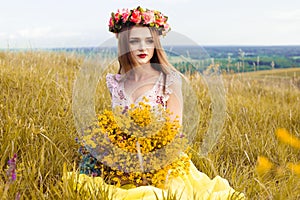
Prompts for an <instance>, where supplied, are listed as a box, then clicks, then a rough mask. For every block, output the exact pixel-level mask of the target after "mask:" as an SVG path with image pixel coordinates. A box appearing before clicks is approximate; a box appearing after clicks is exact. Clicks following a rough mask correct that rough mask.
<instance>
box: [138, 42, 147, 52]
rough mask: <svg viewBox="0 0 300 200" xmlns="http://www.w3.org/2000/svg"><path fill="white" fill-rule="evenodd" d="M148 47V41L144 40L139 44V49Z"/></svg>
mask: <svg viewBox="0 0 300 200" xmlns="http://www.w3.org/2000/svg"><path fill="white" fill-rule="evenodd" d="M144 49H146V43H145V42H144V41H141V42H140V44H139V50H144Z"/></svg>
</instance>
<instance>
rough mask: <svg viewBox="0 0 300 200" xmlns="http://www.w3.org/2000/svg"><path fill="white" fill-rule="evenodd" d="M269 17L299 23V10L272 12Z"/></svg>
mask: <svg viewBox="0 0 300 200" xmlns="http://www.w3.org/2000/svg"><path fill="white" fill-rule="evenodd" d="M270 16H271V18H273V19H276V20H285V21H299V20H300V9H295V10H284V11H283V10H281V11H273V12H271V13H270Z"/></svg>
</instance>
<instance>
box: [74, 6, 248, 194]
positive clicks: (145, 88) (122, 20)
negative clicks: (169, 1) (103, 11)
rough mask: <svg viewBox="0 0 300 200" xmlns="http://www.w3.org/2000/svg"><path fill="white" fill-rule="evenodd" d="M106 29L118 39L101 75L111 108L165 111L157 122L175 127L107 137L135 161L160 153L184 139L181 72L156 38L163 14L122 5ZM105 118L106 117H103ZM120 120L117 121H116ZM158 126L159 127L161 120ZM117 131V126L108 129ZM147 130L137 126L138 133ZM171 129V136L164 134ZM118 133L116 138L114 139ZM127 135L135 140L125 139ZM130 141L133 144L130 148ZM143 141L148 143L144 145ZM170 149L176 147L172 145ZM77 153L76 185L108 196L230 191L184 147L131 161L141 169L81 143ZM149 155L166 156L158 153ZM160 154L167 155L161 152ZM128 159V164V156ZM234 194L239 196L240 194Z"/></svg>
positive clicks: (165, 28) (164, 24)
mask: <svg viewBox="0 0 300 200" xmlns="http://www.w3.org/2000/svg"><path fill="white" fill-rule="evenodd" d="M109 30H110V31H111V32H113V33H115V34H116V37H117V39H118V60H119V64H120V68H119V71H118V73H117V74H108V75H107V76H106V82H107V86H108V88H109V91H110V94H111V98H112V107H113V108H121V111H122V114H123V115H128V113H133V112H134V111H135V109H137V108H136V107H138V109H140V108H141V107H142V108H143V109H144V110H143V109H141V110H138V111H139V112H144V111H145V110H147V109H148V110H147V111H151V112H156V113H160V112H164V111H165V112H168V113H169V114H170V116H169V117H170V119H169V118H165V119H164V120H165V121H164V120H162V121H160V124H164V123H165V122H166V121H168V120H169V121H168V124H171V125H173V126H174V127H177V128H173V127H169V129H167V130H168V131H169V132H167V134H165V135H163V136H165V137H163V136H161V137H160V139H161V140H162V141H165V142H161V141H157V140H156V139H155V137H156V136H153V135H151V134H150V135H143V136H144V138H146V139H144V140H139V139H136V138H137V137H135V136H134V137H133V136H132V135H130V134H127V135H126V134H123V133H122V134H119V135H118V138H117V137H110V139H111V140H110V141H111V142H112V143H114V144H115V145H117V146H118V148H124V149H126V150H127V151H129V152H133V153H135V154H134V155H137V156H134V157H138V158H139V160H138V161H143V162H147V159H144V158H143V156H145V157H146V155H147V153H149V152H155V151H156V152H159V151H161V150H162V149H163V148H164V147H165V148H166V149H167V147H168V146H171V143H172V140H174V141H175V140H176V139H175V138H177V141H180V139H181V138H184V135H181V134H179V133H178V131H179V130H180V129H179V128H178V125H179V126H180V125H182V115H183V113H182V112H183V98H182V91H181V84H182V75H181V74H180V73H179V72H177V71H176V69H175V68H174V67H172V65H171V64H170V63H169V62H168V60H167V57H166V54H165V52H164V50H163V48H162V46H161V44H160V40H159V36H160V35H164V34H166V33H167V32H168V31H169V30H170V29H169V25H168V24H167V17H166V16H164V15H163V14H162V13H160V12H158V11H151V10H148V9H146V10H144V9H142V8H141V7H137V8H135V9H133V10H130V11H129V10H125V9H123V10H122V11H118V12H117V13H116V14H115V13H113V14H112V17H111V19H110V22H109ZM148 105H149V106H148ZM132 110H133V111H132ZM169 111H170V112H169ZM135 114H136V113H135ZM133 117H134V115H133ZM133 117H132V116H131V118H133ZM104 118H105V119H106V118H107V117H106V116H104ZM104 118H102V119H101V120H100V121H103V120H104ZM166 119H168V120H166ZM136 122H137V123H144V122H145V119H143V121H142V122H140V121H136ZM101 123H102V122H101ZM105 123H106V122H105ZM110 123H112V122H111V121H110V122H109V123H108V124H109V125H110V126H112V125H111V124H110ZM106 124H107V123H106ZM117 124H118V123H116V124H115V125H117ZM119 124H122V123H121V122H119ZM140 125H141V124H140ZM145 126H147V124H146V125H144V124H142V126H140V127H142V128H141V129H140V130H146V129H143V127H145ZM151 126H152V124H151ZM154 126H155V125H153V127H154ZM160 128H161V129H163V128H164V125H162V126H161V127H160ZM140 130H138V131H140ZM119 131H120V130H119ZM138 131H137V132H138ZM116 132H118V131H114V132H113V133H112V134H116ZM146 132H147V131H144V132H143V131H141V134H145V133H146ZM174 133H176V134H174ZM172 134H173V136H172V137H171V139H169V140H168V139H165V138H168V137H170V135H172ZM120 136H121V139H119V138H120ZM141 138H143V137H141ZM149 138H150V139H149ZM128 140H132V141H134V142H132V143H128V142H127V141H128ZM143 142H144V143H143ZM129 144H131V145H132V146H134V147H133V148H130V147H131V146H129ZM147 144H151V145H149V146H147ZM146 146H147V148H146ZM161 152H162V151H161ZM171 152H178V151H174V149H173V151H171ZM81 153H82V156H83V159H82V162H81V164H80V172H81V174H80V175H79V177H77V179H76V181H77V183H79V186H80V183H83V182H85V183H86V189H88V190H95V189H96V188H99V186H103V185H104V186H105V187H108V191H109V195H111V196H113V197H114V198H115V199H157V198H159V199H161V198H163V197H167V196H168V195H171V196H173V197H176V199H228V198H230V197H233V196H234V193H235V191H234V190H233V189H232V188H231V187H230V186H229V184H228V181H227V180H225V179H222V178H220V177H216V178H214V179H213V180H211V179H209V178H208V177H207V176H206V175H205V174H204V173H201V172H199V171H198V170H197V169H196V167H195V166H194V165H193V163H192V162H191V161H190V159H189V157H188V156H187V155H186V154H185V153H183V152H180V153H179V154H178V155H176V153H175V156H174V159H171V161H172V162H166V161H165V160H167V159H160V160H159V159H158V160H159V161H161V163H155V162H152V161H149V163H146V164H145V163H143V162H140V163H139V162H137V164H136V165H135V166H139V164H140V166H141V169H138V168H133V169H132V170H130V169H129V168H126V167H124V166H123V165H121V164H115V165H114V163H113V164H111V163H108V162H106V160H104V159H98V160H97V159H96V158H94V157H93V156H92V155H91V154H90V153H89V152H87V151H86V149H85V148H84V147H82V148H81ZM128 155H129V154H128ZM151 155H152V154H151ZM154 155H155V156H162V155H164V156H165V154H163V153H162V154H154ZM171 157H172V155H169V157H168V158H171ZM162 158H166V157H163V156H162ZM132 159H134V158H133V157H132ZM152 159H153V160H154V159H156V157H155V158H153V157H152ZM149 160H151V159H149ZM127 162H128V163H130V162H131V159H128V161H127ZM103 163H105V164H103ZM116 163H118V161H117V162H116ZM150 163H152V164H150ZM153 163H155V164H153ZM125 165H127V163H125ZM89 175H92V177H91V176H89ZM94 184H96V187H95V185H94ZM93 185H94V187H93ZM91 188H92V189H91ZM125 188H126V189H125ZM109 195H108V196H109ZM169 197H170V196H169ZM235 197H237V198H239V199H241V198H243V194H239V195H237V196H235Z"/></svg>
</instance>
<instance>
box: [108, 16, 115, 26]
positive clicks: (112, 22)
mask: <svg viewBox="0 0 300 200" xmlns="http://www.w3.org/2000/svg"><path fill="white" fill-rule="evenodd" d="M113 26H114V20H113V18H110V19H109V27H113Z"/></svg>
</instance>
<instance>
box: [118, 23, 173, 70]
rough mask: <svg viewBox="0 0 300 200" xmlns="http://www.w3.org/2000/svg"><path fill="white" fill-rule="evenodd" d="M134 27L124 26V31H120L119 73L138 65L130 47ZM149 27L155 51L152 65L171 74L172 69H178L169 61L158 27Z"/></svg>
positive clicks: (151, 61)
mask: <svg viewBox="0 0 300 200" xmlns="http://www.w3.org/2000/svg"><path fill="white" fill-rule="evenodd" d="M132 27H133V26H131V27H126V28H123V30H122V32H120V33H118V60H119V64H120V68H119V71H118V73H119V74H123V73H126V72H128V71H129V70H131V69H132V67H133V66H137V63H135V61H134V59H133V56H132V54H131V51H130V49H129V36H130V30H131V28H132ZM147 28H148V29H149V30H150V33H151V35H152V37H153V41H154V53H153V57H152V58H151V60H150V63H151V65H152V67H153V68H154V69H156V70H157V71H162V72H163V73H164V74H165V75H166V74H169V73H170V71H174V70H175V71H177V70H176V69H175V68H174V66H173V65H171V64H170V63H169V61H168V58H167V55H166V52H165V51H164V49H163V47H162V45H161V43H160V39H159V32H158V31H157V29H155V28H152V27H147Z"/></svg>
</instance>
